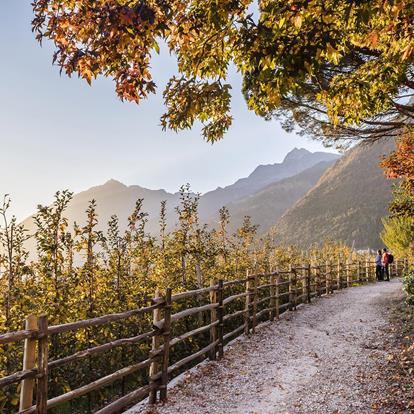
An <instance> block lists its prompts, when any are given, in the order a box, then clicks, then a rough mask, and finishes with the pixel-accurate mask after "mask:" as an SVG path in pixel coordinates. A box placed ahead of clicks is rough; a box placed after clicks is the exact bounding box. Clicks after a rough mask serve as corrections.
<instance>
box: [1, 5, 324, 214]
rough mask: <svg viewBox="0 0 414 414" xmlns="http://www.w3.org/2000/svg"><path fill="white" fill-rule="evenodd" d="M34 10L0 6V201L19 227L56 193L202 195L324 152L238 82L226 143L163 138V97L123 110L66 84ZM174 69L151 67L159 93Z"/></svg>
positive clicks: (106, 88)
mask: <svg viewBox="0 0 414 414" xmlns="http://www.w3.org/2000/svg"><path fill="white" fill-rule="evenodd" d="M30 2H31V1H30V0H1V3H2V4H1V10H0V13H1V14H0V39H1V40H0V56H1V58H0V59H1V65H0V93H1V101H0V144H1V146H0V150H1V161H0V173H1V179H0V195H3V194H5V193H10V194H11V195H12V198H13V202H14V208H13V212H14V213H16V214H17V216H18V217H19V218H23V217H25V216H26V215H29V214H30V213H32V212H33V211H34V210H35V206H36V205H37V204H38V203H48V202H50V200H51V198H52V195H53V193H54V192H55V191H57V190H59V189H65V188H69V189H70V190H72V191H75V192H78V191H81V190H84V189H87V188H89V187H91V186H93V185H98V184H102V183H104V182H105V181H107V180H108V179H110V178H115V179H118V180H120V181H122V182H124V183H125V184H139V185H141V186H144V187H148V188H154V189H155V188H165V189H166V190H168V191H176V190H177V189H178V187H179V186H180V185H181V184H184V183H186V182H189V183H191V185H192V187H193V189H194V190H195V191H200V192H205V191H207V190H210V189H214V188H216V187H217V186H225V185H228V184H231V183H232V182H234V181H235V180H236V179H238V178H240V177H244V176H246V175H248V174H249V173H250V172H251V171H252V170H253V169H254V168H255V167H256V166H257V165H259V164H269V163H275V162H279V161H281V160H282V159H283V157H284V156H285V155H286V153H287V152H288V151H290V150H291V149H292V148H294V147H305V148H308V149H309V150H312V151H315V150H321V149H322V146H321V145H320V144H319V143H316V142H313V141H310V140H306V139H305V138H301V137H298V136H296V135H294V134H287V133H286V132H284V131H283V130H282V129H281V127H280V126H279V125H278V123H277V122H276V121H274V122H265V121H264V120H263V119H260V118H258V117H256V116H255V115H254V114H253V113H251V112H249V111H247V109H246V104H245V102H244V100H243V98H242V96H241V94H240V92H239V90H240V79H239V76H238V75H237V74H233V75H232V84H233V86H234V88H233V95H234V99H233V106H232V112H233V116H234V118H235V119H234V124H233V126H232V128H231V130H230V131H229V133H228V134H227V136H226V137H225V139H224V141H222V142H219V143H217V144H215V145H210V144H208V143H206V142H204V141H203V140H202V138H201V135H200V130H199V128H198V127H197V128H194V129H193V130H192V131H188V132H187V131H186V132H183V133H180V134H175V133H173V132H163V131H162V130H161V128H160V126H159V117H160V115H161V114H162V112H163V106H162V99H161V96H160V95H161V93H159V94H158V96H154V97H152V98H151V99H150V100H149V101H147V102H145V103H144V104H141V105H140V106H137V105H134V104H129V103H122V102H120V101H119V99H118V98H117V97H116V95H115V93H114V85H113V83H112V81H111V80H109V79H100V80H98V81H96V82H95V83H94V84H93V86H92V87H89V86H88V85H87V84H86V83H85V82H84V81H82V80H80V79H78V78H76V77H74V78H72V79H68V78H67V77H66V76H64V75H62V76H60V75H59V69H58V68H57V67H53V66H52V64H51V58H52V48H51V46H50V45H47V44H45V45H44V46H43V47H42V48H41V47H40V46H39V45H38V44H37V43H36V41H35V40H34V36H33V34H32V33H31V26H30V21H31V18H32V11H31V6H30ZM174 70H175V63H174V59H173V58H171V57H170V56H169V55H168V53H162V54H161V56H160V57H157V59H156V60H155V61H154V63H153V73H154V77H155V80H156V81H157V84H158V85H159V87H160V88H159V90H160V92H161V91H162V86H163V85H164V84H165V81H166V80H167V79H168V77H169V75H170V74H171V72H172V71H174Z"/></svg>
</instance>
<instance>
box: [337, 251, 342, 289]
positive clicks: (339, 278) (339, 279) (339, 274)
mask: <svg viewBox="0 0 414 414" xmlns="http://www.w3.org/2000/svg"><path fill="white" fill-rule="evenodd" d="M336 271H337V274H336V283H337V285H338V290H339V289H342V263H341V261H340V259H338V263H337V269H336Z"/></svg>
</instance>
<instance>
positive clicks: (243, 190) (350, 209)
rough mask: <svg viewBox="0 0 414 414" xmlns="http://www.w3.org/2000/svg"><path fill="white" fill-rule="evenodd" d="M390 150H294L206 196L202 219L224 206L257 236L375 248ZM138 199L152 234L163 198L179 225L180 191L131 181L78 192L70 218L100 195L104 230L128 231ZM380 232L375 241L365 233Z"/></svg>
mask: <svg viewBox="0 0 414 414" xmlns="http://www.w3.org/2000/svg"><path fill="white" fill-rule="evenodd" d="M391 148H392V143H389V142H388V143H378V144H374V146H372V147H369V148H362V147H361V146H360V145H357V146H356V147H355V148H353V149H351V150H350V151H348V152H347V153H345V155H344V156H342V157H340V156H339V155H337V154H332V153H327V152H314V153H312V152H309V151H308V150H306V149H303V148H301V149H297V148H295V149H294V150H292V151H291V152H290V153H288V154H287V155H286V157H285V159H284V160H283V161H282V162H281V163H275V164H269V165H260V166H258V167H257V168H256V169H255V170H254V171H253V172H252V173H251V174H250V175H249V176H247V177H245V178H241V179H239V180H238V181H236V182H235V183H234V184H232V185H229V186H227V187H224V188H221V187H218V188H217V189H215V190H213V191H209V192H207V193H205V194H203V195H201V197H200V202H199V213H200V220H201V222H203V223H207V224H210V225H213V226H215V225H216V224H217V221H218V210H219V209H220V208H221V207H222V206H224V205H225V206H226V207H227V208H228V209H229V211H230V214H231V224H230V228H231V230H235V229H236V228H237V227H238V226H240V225H241V223H242V222H243V219H244V217H245V216H246V215H249V216H251V218H252V221H253V223H255V224H258V225H259V234H265V233H266V232H267V231H268V230H269V229H270V228H271V227H274V228H275V230H276V234H277V236H278V237H279V238H280V240H281V241H284V242H288V243H291V242H292V243H297V244H300V245H307V244H309V243H312V242H315V241H321V240H322V239H324V238H341V239H343V240H346V241H348V242H352V241H354V240H355V244H356V246H358V247H366V246H368V245H369V246H371V243H372V245H374V244H376V243H377V242H378V236H377V234H378V231H377V230H378V228H379V223H380V218H381V217H382V216H384V215H385V214H386V207H387V204H388V201H389V199H390V197H391V187H390V184H389V183H388V182H387V181H386V179H385V178H384V176H383V174H382V171H381V170H380V168H379V166H378V162H379V156H380V155H381V154H383V153H386V152H389V150H390V149H391ZM374 186H375V188H376V189H378V192H379V193H376V192H375V191H374V189H373V188H374ZM371 190H372V191H371ZM138 198H143V199H144V201H143V210H144V211H146V212H148V213H149V217H148V223H147V231H149V232H150V233H152V234H157V233H158V231H159V224H158V220H159V210H160V203H161V201H163V200H165V201H166V202H167V223H168V227H169V228H170V229H171V228H173V227H174V225H175V224H176V214H175V208H176V206H177V205H178V203H179V198H180V194H179V193H178V192H177V193H169V192H167V191H165V190H150V189H147V188H143V187H140V186H138V185H131V186H127V185H125V184H122V183H121V182H119V181H116V180H113V179H111V180H109V181H107V182H106V183H105V184H103V185H99V186H96V187H92V188H90V189H88V190H86V191H83V192H80V193H78V194H75V195H74V197H73V199H72V201H71V202H70V204H69V206H68V209H67V210H66V212H65V215H66V217H67V218H68V219H69V222H74V221H76V222H77V223H78V224H83V223H84V222H85V217H86V216H85V210H86V208H87V205H88V202H89V201H90V200H92V199H95V200H96V202H97V206H98V207H97V212H98V215H99V223H100V224H99V226H100V228H101V229H105V227H106V223H107V222H108V221H109V219H110V217H111V216H112V215H113V214H116V215H117V216H118V217H119V221H120V224H121V229H122V227H125V226H126V223H127V218H128V216H129V215H130V214H131V212H132V210H133V208H134V205H135V202H136V200H137V199H138ZM358 211H361V214H360V215H359V213H358ZM24 224H25V226H26V227H27V228H28V229H29V231H33V230H34V224H33V219H32V218H28V219H27V220H25V222H24ZM315 226H316V227H315ZM375 231H377V234H376V236H375V237H376V238H375V237H374V236H372V237H367V236H366V235H367V234H373V233H374V232H375Z"/></svg>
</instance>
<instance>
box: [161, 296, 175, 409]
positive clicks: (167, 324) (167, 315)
mask: <svg viewBox="0 0 414 414" xmlns="http://www.w3.org/2000/svg"><path fill="white" fill-rule="evenodd" d="M171 296H172V289H171V288H167V290H166V292H165V305H164V325H163V336H164V344H163V353H162V368H161V387H160V400H161V401H166V400H167V393H168V366H169V365H170V338H171Z"/></svg>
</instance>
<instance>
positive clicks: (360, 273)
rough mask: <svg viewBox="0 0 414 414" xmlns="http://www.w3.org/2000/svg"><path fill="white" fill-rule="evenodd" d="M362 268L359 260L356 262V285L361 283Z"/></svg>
mask: <svg viewBox="0 0 414 414" xmlns="http://www.w3.org/2000/svg"><path fill="white" fill-rule="evenodd" d="M362 282H363V280H362V266H361V260H358V283H362Z"/></svg>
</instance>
